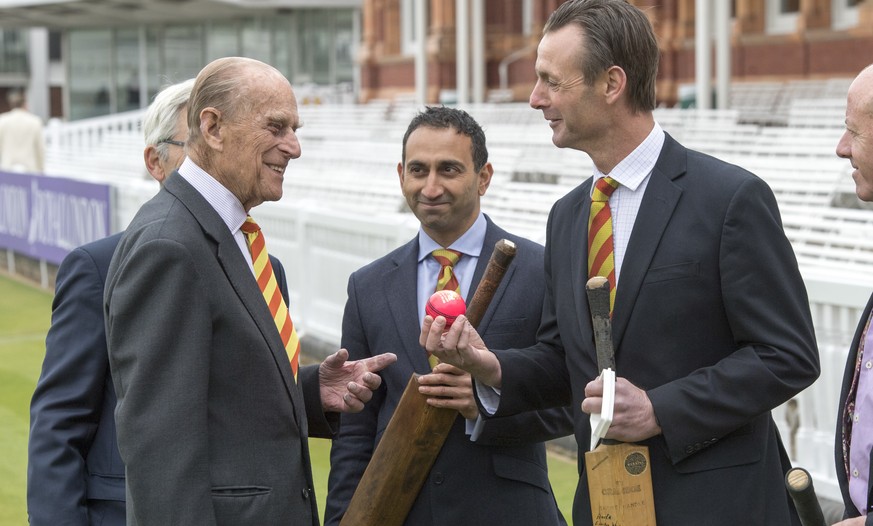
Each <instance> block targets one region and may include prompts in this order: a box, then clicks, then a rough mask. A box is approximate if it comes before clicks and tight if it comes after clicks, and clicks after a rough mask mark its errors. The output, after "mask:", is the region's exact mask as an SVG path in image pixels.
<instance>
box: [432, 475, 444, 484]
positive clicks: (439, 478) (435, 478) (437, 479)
mask: <svg viewBox="0 0 873 526" xmlns="http://www.w3.org/2000/svg"><path fill="white" fill-rule="evenodd" d="M444 480H445V477H443V474H442V473H434V475H433V483H434V484H436V485H437V486H439V485H440V484H442V483H443V481H444Z"/></svg>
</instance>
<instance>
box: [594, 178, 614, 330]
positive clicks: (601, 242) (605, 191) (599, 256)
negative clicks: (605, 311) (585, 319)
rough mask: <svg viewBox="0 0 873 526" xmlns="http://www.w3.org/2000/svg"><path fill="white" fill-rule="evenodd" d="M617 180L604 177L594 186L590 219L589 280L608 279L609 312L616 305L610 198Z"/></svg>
mask: <svg viewBox="0 0 873 526" xmlns="http://www.w3.org/2000/svg"><path fill="white" fill-rule="evenodd" d="M616 188H618V181H616V180H615V179H613V178H611V177H602V178H600V179H598V180H597V183H596V184H595V185H594V193H593V195H592V196H591V215H590V216H589V218H588V278H589V279H590V278H593V277H594V276H603V277H605V278H606V279H608V280H609V313H610V314H612V309H613V306H614V305H615V249H614V247H613V243H612V212H611V211H610V210H609V197H610V196H611V195H612V193H613V192H615V189H616Z"/></svg>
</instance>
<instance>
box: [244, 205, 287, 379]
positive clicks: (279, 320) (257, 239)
mask: <svg viewBox="0 0 873 526" xmlns="http://www.w3.org/2000/svg"><path fill="white" fill-rule="evenodd" d="M240 230H242V231H243V233H244V234H245V236H246V243H247V244H248V246H249V250H250V251H251V253H252V266H254V268H255V278H256V279H257V280H258V286H259V287H261V293H262V294H263V295H264V300H265V301H266V302H267V306H268V307H269V308H270V313H271V314H272V315H273V321H274V322H276V328H277V329H279V335H280V336H281V337H282V343H283V344H284V345H285V352H286V353H288V359H289V360H291V372H292V373H294V380H295V381H297V362H298V360H299V358H300V339H299V338H297V331H296V330H294V324H293V323H292V322H291V315H290V314H289V313H288V307H287V306H286V305H285V299H284V298H283V297H282V292H281V291H280V290H279V284H278V282H277V281H276V276H275V274H273V265H271V264H270V258H269V257H268V255H267V246H266V244H265V242H264V234H263V233H262V232H261V227H259V226H258V224H257V223H255V220H254V219H252V217H251V216H246V221H245V223H243V224H242V226H241V227H240Z"/></svg>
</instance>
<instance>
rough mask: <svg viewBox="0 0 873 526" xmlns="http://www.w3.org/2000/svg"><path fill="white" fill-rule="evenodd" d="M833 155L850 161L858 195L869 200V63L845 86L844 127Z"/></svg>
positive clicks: (872, 96)
mask: <svg viewBox="0 0 873 526" xmlns="http://www.w3.org/2000/svg"><path fill="white" fill-rule="evenodd" d="M837 155H839V156H840V157H842V158H844V159H848V160H849V162H851V164H852V168H853V169H854V170H853V171H852V179H854V181H855V193H856V194H857V195H858V198H859V199H861V200H862V201H873V65H870V66H867V67H866V68H864V70H863V71H861V73H859V74H858V76H857V77H855V80H854V81H852V85H851V86H849V93H848V97H847V100H846V131H845V133H843V136H842V137H841V138H840V142H839V143H837Z"/></svg>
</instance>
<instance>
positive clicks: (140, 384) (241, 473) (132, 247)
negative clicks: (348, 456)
mask: <svg viewBox="0 0 873 526" xmlns="http://www.w3.org/2000/svg"><path fill="white" fill-rule="evenodd" d="M299 126H300V120H299V116H298V113H297V101H296V98H295V96H294V92H293V91H292V89H291V85H290V84H289V83H288V81H287V80H286V79H285V78H284V77H283V76H282V74H281V73H279V71H278V70H276V69H275V68H273V67H271V66H269V65H267V64H264V63H262V62H259V61H257V60H252V59H246V58H239V57H231V58H222V59H218V60H215V61H213V62H211V63H209V64H208V65H207V66H206V67H204V68H203V70H201V72H200V73H199V74H198V76H197V79H196V81H195V83H194V88H193V90H192V92H191V100H190V103H189V105H188V128H189V135H188V141H187V145H186V153H187V155H188V157H186V159H185V160H184V162H183V163H182V165H181V166H180V167H179V169H178V170H177V171H176V172H174V173H173V174H171V175H170V176H169V177H168V178H167V179H166V180H165V181H164V185H163V187H162V188H161V191H160V192H159V193H158V195H157V196H155V197H154V198H153V199H152V200H150V201H149V202H147V203H146V204H145V205H143V207H142V208H141V209H140V210H139V212H138V213H137V215H136V217H134V219H133V221H132V222H131V224H130V226H129V227H128V229H127V231H126V232H125V234H124V236H123V237H122V239H121V242H120V243H119V245H118V249H117V250H116V252H115V255H114V256H113V258H112V263H111V265H110V267H109V272H108V275H107V280H106V291H105V295H104V303H105V307H104V310H105V316H106V335H107V341H108V345H109V363H110V367H111V370H112V375H113V380H114V383H115V391H116V394H117V396H118V407H117V409H116V423H117V429H118V447H119V451H120V452H121V458H122V460H123V461H124V463H125V466H126V468H127V496H128V499H127V520H128V524H130V525H140V526H144V525H156V526H157V525H160V526H164V525H168V524H186V525H188V524H232V525H234V526H245V525H252V526H254V525H258V526H260V525H265V524H294V525H312V524H318V522H319V521H318V512H317V507H316V502H315V495H314V494H313V491H312V472H311V465H310V464H311V463H310V458H309V449H308V445H307V438H308V436H309V435H310V434H312V435H313V436H331V435H332V434H333V433H334V432H335V431H336V423H337V420H338V414H337V413H338V412H340V411H360V410H361V409H362V408H363V404H364V403H365V402H366V401H368V400H369V399H370V397H371V396H372V389H375V388H377V387H378V386H379V384H380V383H381V379H380V378H379V376H378V374H376V371H379V370H381V369H382V368H383V367H385V366H386V365H388V364H390V363H392V362H393V361H394V360H396V356H394V355H393V354H386V355H380V356H376V357H373V358H370V359H367V360H360V361H355V362H352V361H347V357H348V353H347V352H346V351H345V350H340V351H338V352H336V353H334V354H332V355H331V356H329V357H328V358H326V359H325V360H324V361H323V362H322V363H321V364H319V365H313V366H308V367H302V366H301V367H299V368H298V363H299V362H298V358H299V345H298V343H299V342H298V340H297V336H296V331H295V330H294V327H293V323H292V321H291V319H290V317H289V316H288V309H287V304H286V302H285V301H284V299H283V298H281V296H280V295H279V294H278V293H277V286H276V283H275V279H274V274H275V271H274V269H272V268H271V266H270V265H269V264H268V263H267V258H266V254H267V252H266V251H267V250H268V249H269V242H266V243H265V241H264V234H263V233H262V232H260V230H259V228H258V227H257V224H256V223H253V220H252V218H251V216H249V213H250V211H251V210H252V208H254V207H256V206H257V205H259V204H261V203H262V202H264V201H267V200H273V201H274V200H277V199H279V198H280V197H281V196H282V181H283V178H284V177H283V174H284V172H285V169H286V167H287V165H288V163H289V162H290V161H291V159H295V158H297V157H298V156H299V155H300V144H299V142H298V141H297V135H296V131H297V128H298V127H299ZM268 301H269V304H268Z"/></svg>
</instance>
